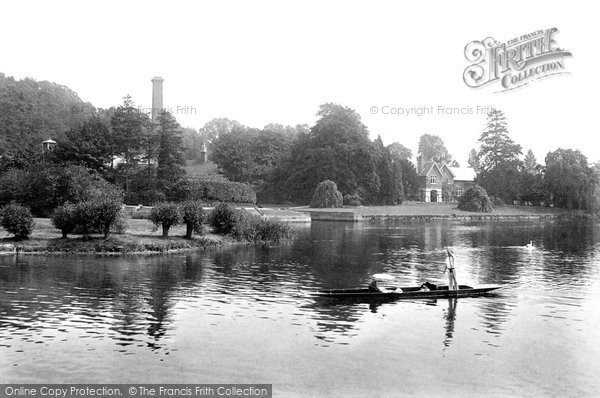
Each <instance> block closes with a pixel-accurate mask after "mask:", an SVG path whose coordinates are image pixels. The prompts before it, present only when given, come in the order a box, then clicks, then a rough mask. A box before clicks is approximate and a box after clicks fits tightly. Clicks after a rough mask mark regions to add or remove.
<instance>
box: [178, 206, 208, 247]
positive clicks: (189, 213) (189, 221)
mask: <svg viewBox="0 0 600 398" xmlns="http://www.w3.org/2000/svg"><path fill="white" fill-rule="evenodd" d="M180 211H181V218H182V221H183V223H184V224H185V225H186V230H185V237H186V239H192V234H193V233H194V232H195V233H197V234H201V233H202V230H203V223H204V219H205V218H206V217H205V213H204V210H203V209H202V203H201V202H199V201H192V200H190V201H187V202H184V203H182V204H181V207H180Z"/></svg>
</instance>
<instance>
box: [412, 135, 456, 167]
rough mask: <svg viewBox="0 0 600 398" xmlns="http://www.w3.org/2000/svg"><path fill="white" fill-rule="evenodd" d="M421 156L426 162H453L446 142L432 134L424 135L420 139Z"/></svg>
mask: <svg viewBox="0 0 600 398" xmlns="http://www.w3.org/2000/svg"><path fill="white" fill-rule="evenodd" d="M419 156H420V157H421V159H422V160H423V161H425V162H431V161H433V162H437V163H450V162H451V161H452V156H451V155H450V154H449V153H448V150H447V149H446V146H445V145H444V141H442V139H441V138H440V137H438V136H437V135H432V134H423V135H422V136H421V138H420V139H419Z"/></svg>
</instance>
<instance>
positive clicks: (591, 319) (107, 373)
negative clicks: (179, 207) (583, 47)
mask: <svg viewBox="0 0 600 398" xmlns="http://www.w3.org/2000/svg"><path fill="white" fill-rule="evenodd" d="M297 228H298V236H297V238H296V239H295V240H294V241H293V242H289V243H285V244H282V245H279V246H273V247H245V246H234V247H222V248H215V249H209V250H206V251H200V252H195V253H190V254H172V255H160V256H142V257H134V256H129V257H128V256H124V257H99V256H98V257H92V256H75V257H73V256H60V255H59V256H21V257H19V258H15V257H14V256H13V257H0V379H1V380H4V382H11V383H25V382H31V383H43V382H46V383H47V382H54V383H61V382H64V383H75V382H77V383H86V382H98V383H127V382H134V383H158V382H164V383H166V382H169V383H269V384H271V383H272V384H273V392H274V396H282V397H287V396H327V397H329V396H332V397H337V396H401V395H416V396H422V395H428V396H439V395H444V396H481V395H487V396H532V397H538V396H561V397H562V396H598V394H600V378H599V377H598V375H600V362H599V361H598V358H600V310H599V309H598V303H600V226H598V225H597V224H594V223H588V222H583V221H578V222H573V221H569V222H567V221H544V222H541V221H540V222H534V221H531V222H510V221H501V222H498V221H494V222H466V223H465V222H463V223H452V222H438V223H415V224H387V225H373V224H351V223H333V222H313V223H312V225H310V226H299V227H297ZM530 240H532V241H533V244H534V246H535V249H534V250H527V249H526V248H525V245H526V244H527V243H528V242H529V241H530ZM446 245H447V246H450V247H452V248H453V250H454V253H455V257H456V270H457V277H458V281H459V283H460V284H471V285H479V284H503V285H505V287H504V288H503V289H501V290H500V292H499V293H498V294H496V295H490V296H484V297H473V298H460V299H444V300H437V301H436V300H415V301H401V302H393V303H385V304H381V305H368V304H350V303H341V304H333V303H327V302H320V301H316V300H314V299H312V298H311V297H310V296H308V295H307V294H306V293H307V292H310V291H314V290H316V289H319V288H344V287H357V286H366V285H367V284H368V283H369V281H370V280H371V276H372V275H373V274H377V273H385V274H388V275H390V276H393V277H394V280H390V281H383V282H380V285H398V286H409V285H416V284H421V283H422V282H424V281H426V280H429V281H431V282H434V283H436V282H445V281H446V278H445V275H443V274H442V271H443V269H444V250H443V248H444V246H446Z"/></svg>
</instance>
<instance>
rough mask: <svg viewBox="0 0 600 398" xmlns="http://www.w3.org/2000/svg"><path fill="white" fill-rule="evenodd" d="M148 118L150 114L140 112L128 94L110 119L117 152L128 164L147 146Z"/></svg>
mask: <svg viewBox="0 0 600 398" xmlns="http://www.w3.org/2000/svg"><path fill="white" fill-rule="evenodd" d="M147 119H148V115H145V114H144V113H142V112H140V110H139V109H138V108H136V107H135V104H134V102H133V100H132V99H131V97H130V96H129V95H127V96H125V97H124V98H123V104H122V105H119V106H118V107H117V109H116V110H115V112H114V115H113V116H112V118H111V120H110V126H111V133H112V137H113V142H114V150H115V154H119V155H121V156H122V157H123V159H124V160H125V163H126V164H128V165H129V164H131V163H134V162H135V160H136V159H137V158H138V157H139V156H140V155H141V154H142V151H143V149H144V147H145V143H146V142H145V140H146V138H147V133H146V132H145V131H144V129H145V127H146V126H147V125H148V123H147Z"/></svg>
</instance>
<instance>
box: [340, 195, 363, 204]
mask: <svg viewBox="0 0 600 398" xmlns="http://www.w3.org/2000/svg"><path fill="white" fill-rule="evenodd" d="M344 205H346V206H360V205H361V202H360V196H359V195H358V194H357V193H353V194H350V195H344Z"/></svg>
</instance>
